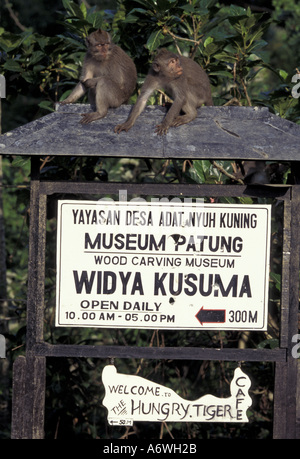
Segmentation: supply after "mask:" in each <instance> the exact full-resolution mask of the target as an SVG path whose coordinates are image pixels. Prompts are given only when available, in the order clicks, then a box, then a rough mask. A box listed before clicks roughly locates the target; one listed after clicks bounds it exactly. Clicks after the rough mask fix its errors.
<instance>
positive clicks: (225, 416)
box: [102, 365, 252, 426]
mask: <svg viewBox="0 0 300 459" xmlns="http://www.w3.org/2000/svg"><path fill="white" fill-rule="evenodd" d="M102 382H103V384H104V386H105V397H104V400H103V405H104V406H105V407H106V408H107V410H108V416H107V419H108V423H109V424H110V425H127V426H131V425H132V424H133V421H152V422H163V421H165V422H248V417H247V414H246V412H247V409H248V408H249V407H250V406H251V405H252V400H251V397H250V396H249V393H248V391H249V388H250V385H251V381H250V378H249V377H248V376H247V375H246V374H245V373H244V372H243V371H242V370H241V369H240V368H236V369H235V372H234V377H233V379H232V381H231V384H230V392H231V395H230V397H227V398H219V397H215V396H214V395H210V394H208V395H204V396H202V397H200V398H199V399H197V400H195V401H190V400H185V399H183V398H182V397H180V396H179V395H177V394H176V392H174V391H173V390H171V389H169V388H168V387H165V386H162V385H160V384H157V383H154V382H152V381H149V380H147V379H144V378H141V377H140V376H133V375H125V374H120V373H118V372H117V370H116V368H115V367H114V366H113V365H107V366H106V367H105V368H104V370H103V372H102Z"/></svg>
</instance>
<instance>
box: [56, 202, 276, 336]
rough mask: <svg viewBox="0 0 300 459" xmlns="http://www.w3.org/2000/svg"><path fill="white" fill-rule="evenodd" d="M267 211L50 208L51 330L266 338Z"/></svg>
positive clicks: (95, 205) (101, 205)
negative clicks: (53, 236) (53, 221)
mask: <svg viewBox="0 0 300 459" xmlns="http://www.w3.org/2000/svg"><path fill="white" fill-rule="evenodd" d="M270 216H271V206H270V205H240V204H230V205H225V204H203V203H192V202H188V203H187V202H180V203H178V202H176V203H175V202H155V203H148V202H114V201H97V202H95V201H59V203H58V229H57V308H56V326H63V327H66V326H67V327H102V328H152V329H176V330H180V329H181V330H184V329H185V330H192V329H193V330H202V329H211V330H219V329H223V330H242V329H248V330H266V329H267V315H268V289H269V245H270Z"/></svg>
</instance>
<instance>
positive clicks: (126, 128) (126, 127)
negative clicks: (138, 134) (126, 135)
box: [114, 123, 131, 134]
mask: <svg viewBox="0 0 300 459" xmlns="http://www.w3.org/2000/svg"><path fill="white" fill-rule="evenodd" d="M130 128H131V126H129V125H128V124H127V123H123V124H117V126H115V128H114V132H115V133H116V134H120V132H122V131H125V132H128V131H129V129H130Z"/></svg>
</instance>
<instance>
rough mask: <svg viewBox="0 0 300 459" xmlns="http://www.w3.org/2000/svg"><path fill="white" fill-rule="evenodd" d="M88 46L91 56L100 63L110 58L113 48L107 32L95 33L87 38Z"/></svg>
mask: <svg viewBox="0 0 300 459" xmlns="http://www.w3.org/2000/svg"><path fill="white" fill-rule="evenodd" d="M87 45H88V51H89V54H90V55H91V56H93V57H94V58H95V59H97V60H100V61H103V60H105V59H106V58H107V57H108V56H109V54H110V52H111V48H112V44H111V39H110V35H109V34H108V33H107V32H105V31H96V32H93V33H92V34H91V35H90V36H89V37H88V38H87Z"/></svg>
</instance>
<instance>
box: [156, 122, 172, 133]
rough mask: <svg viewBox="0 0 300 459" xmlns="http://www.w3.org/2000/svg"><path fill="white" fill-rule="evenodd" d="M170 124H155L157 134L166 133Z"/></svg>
mask: <svg viewBox="0 0 300 459" xmlns="http://www.w3.org/2000/svg"><path fill="white" fill-rule="evenodd" d="M168 129H169V126H164V125H163V124H158V125H157V126H155V132H156V133H157V135H164V134H166V133H167V132H168Z"/></svg>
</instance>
